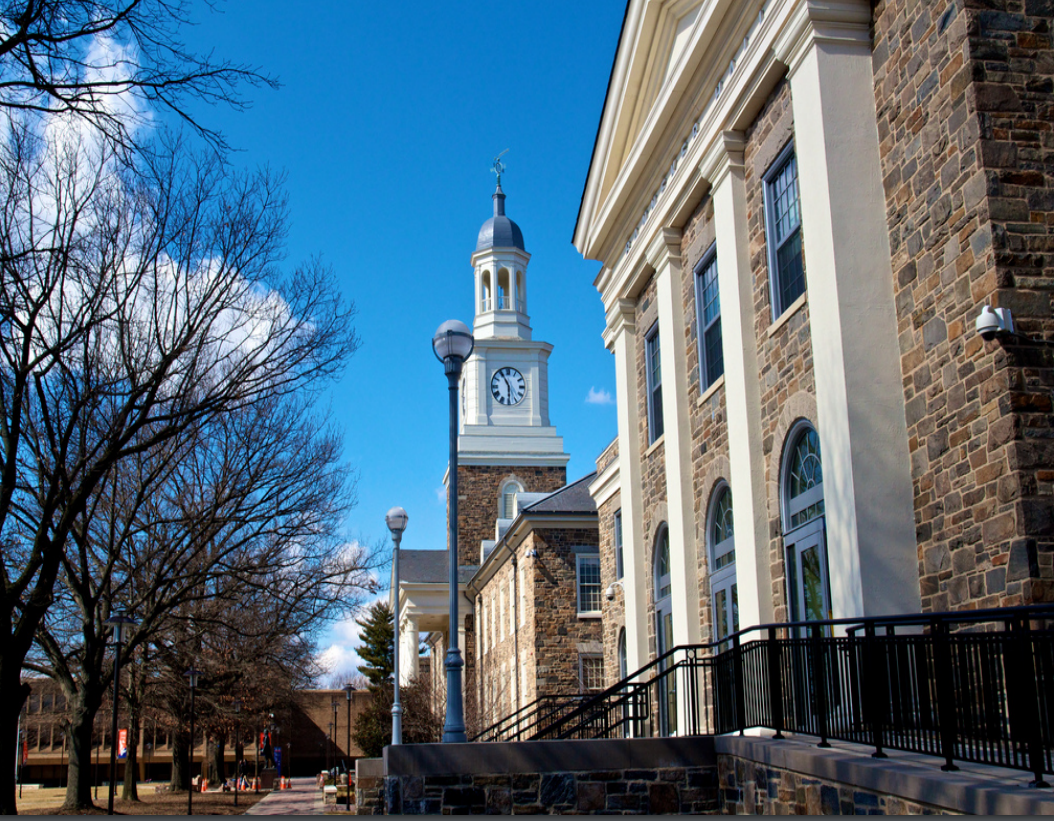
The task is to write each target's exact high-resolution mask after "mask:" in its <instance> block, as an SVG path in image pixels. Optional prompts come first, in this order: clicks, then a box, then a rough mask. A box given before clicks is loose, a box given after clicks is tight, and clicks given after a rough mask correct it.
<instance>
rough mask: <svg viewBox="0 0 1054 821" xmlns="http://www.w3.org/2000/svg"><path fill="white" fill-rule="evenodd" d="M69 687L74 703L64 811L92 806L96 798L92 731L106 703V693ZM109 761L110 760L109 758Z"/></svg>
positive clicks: (71, 703) (70, 727)
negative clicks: (93, 788)
mask: <svg viewBox="0 0 1054 821" xmlns="http://www.w3.org/2000/svg"><path fill="white" fill-rule="evenodd" d="M63 689H64V691H65V695H66V699H67V703H68V704H69V705H70V726H69V730H68V734H69V735H68V740H69V750H70V760H69V768H68V770H67V773H68V780H67V782H66V798H65V800H64V801H63V802H62V809H63V811H64V812H65V811H79V810H90V809H92V808H93V807H94V806H95V804H94V803H93V802H92V794H91V788H92V783H93V779H92V769H91V768H92V731H93V729H94V727H95V715H96V713H98V712H99V705H100V704H101V703H102V694H101V693H100V694H98V695H95V696H94V697H93V696H92V695H91V694H90V693H88V692H86V691H85V690H84V689H80V690H77V691H76V692H73V693H71V692H69V690H67V689H66V688H63ZM100 743H101V739H100ZM107 763H109V762H107Z"/></svg>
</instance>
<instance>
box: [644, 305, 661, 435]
mask: <svg viewBox="0 0 1054 821" xmlns="http://www.w3.org/2000/svg"><path fill="white" fill-rule="evenodd" d="M644 356H645V360H646V361H645V368H644V369H645V371H646V372H647V383H648V384H647V388H648V442H649V443H650V442H654V441H655V440H656V439H658V438H659V437H660V436H662V365H661V363H660V361H659V325H658V323H656V325H655V327H653V328H652V329H651V331H650V332H649V333H648V336H647V338H646V341H645V343H644Z"/></svg>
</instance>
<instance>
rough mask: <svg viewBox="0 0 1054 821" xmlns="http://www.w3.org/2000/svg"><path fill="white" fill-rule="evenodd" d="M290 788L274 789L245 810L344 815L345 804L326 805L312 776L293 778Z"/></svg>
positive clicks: (250, 812) (264, 812)
mask: <svg viewBox="0 0 1054 821" xmlns="http://www.w3.org/2000/svg"><path fill="white" fill-rule="evenodd" d="M292 784H293V786H292V787H291V788H290V789H288V790H272V791H271V793H270V795H268V796H267V797H265V798H264V799H263V800H262V801H260V802H259V803H257V804H256V805H255V806H254V807H251V808H249V809H248V810H246V811H245V814H246V815H326V814H336V813H340V814H341V815H344V812H343V809H344V805H343V804H341V805H340V806H339V807H334V806H333V805H332V804H330V805H329V806H324V805H323V803H322V790H320V789H318V788H317V787H316V786H315V779H314V778H313V777H311V776H306V777H304V778H294V779H292Z"/></svg>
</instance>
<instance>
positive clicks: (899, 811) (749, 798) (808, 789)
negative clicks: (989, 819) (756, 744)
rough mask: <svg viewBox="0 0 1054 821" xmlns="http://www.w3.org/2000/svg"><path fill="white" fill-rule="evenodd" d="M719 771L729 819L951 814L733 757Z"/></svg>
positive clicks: (722, 757)
mask: <svg viewBox="0 0 1054 821" xmlns="http://www.w3.org/2000/svg"><path fill="white" fill-rule="evenodd" d="M717 768H718V781H719V784H720V790H721V795H720V804H721V812H722V813H724V814H725V815H934V814H938V813H939V814H942V815H947V814H950V813H949V812H948V811H947V810H946V809H943V808H940V807H933V806H930V805H927V804H919V803H917V802H914V801H908V800H906V799H903V798H899V797H897V796H892V795H884V794H882V793H878V792H874V791H872V790H863V789H859V788H857V787H854V786H848V785H845V784H839V783H838V782H835V781H830V780H828V779H822V778H816V777H814V776H808V775H802V774H801V773H796V772H791V771H789V770H784V769H778V768H776V767H770V766H766V765H764V764H759V763H757V762H755V761H750V760H748V759H743V758H736V757H734V756H730V755H719V756H718V757H717ZM955 814H957V813H955Z"/></svg>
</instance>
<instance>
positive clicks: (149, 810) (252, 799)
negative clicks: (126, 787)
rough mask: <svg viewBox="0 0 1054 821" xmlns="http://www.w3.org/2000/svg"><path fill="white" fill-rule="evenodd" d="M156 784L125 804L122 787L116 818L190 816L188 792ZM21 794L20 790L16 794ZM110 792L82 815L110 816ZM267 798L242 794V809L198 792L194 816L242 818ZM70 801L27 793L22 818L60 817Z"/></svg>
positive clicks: (62, 794)
mask: <svg viewBox="0 0 1054 821" xmlns="http://www.w3.org/2000/svg"><path fill="white" fill-rule="evenodd" d="M154 786H155V785H154V784H140V785H139V799H140V800H139V801H122V800H121V797H120V786H118V788H117V789H118V791H117V795H116V796H115V797H114V801H113V811H114V814H115V815H186V812H187V794H186V793H185V792H177V793H170V792H162V793H155V792H154ZM15 794H16V795H17V791H16V793H15ZM108 795H109V794H108V793H107V792H106V789H105V788H104V787H100V788H99V797H98V798H97V799H96V800H95V809H94V810H84V811H83V812H81V813H80V814H81V815H106V803H107V798H108ZM265 795H267V792H266V791H262V790H261V792H260V793H259V795H257V794H256V793H254V792H251V791H250V792H241V793H238V806H237V807H235V806H234V793H229V792H226V793H220V792H207V793H194V815H241V814H242V813H243V812H245V810H246V809H248V808H249V807H251V806H252V805H253V804H255V803H256V802H257V801H259V800H260V799H261V798H263V797H264V796H265ZM65 798H66V790H65V789H63V788H58V787H56V788H52V789H37V790H23V791H22V798H21V800H19V801H18V813H19V815H58V814H59V807H61V806H62V802H63V800H64V799H65Z"/></svg>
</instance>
